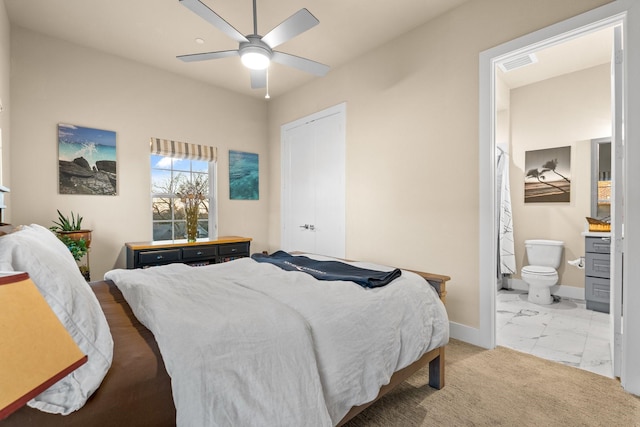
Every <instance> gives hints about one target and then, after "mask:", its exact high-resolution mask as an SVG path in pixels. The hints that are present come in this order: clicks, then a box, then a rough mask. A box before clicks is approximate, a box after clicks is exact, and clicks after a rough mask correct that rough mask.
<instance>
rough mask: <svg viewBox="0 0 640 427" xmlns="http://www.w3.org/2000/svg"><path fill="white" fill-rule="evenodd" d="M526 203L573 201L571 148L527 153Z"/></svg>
mask: <svg viewBox="0 0 640 427" xmlns="http://www.w3.org/2000/svg"><path fill="white" fill-rule="evenodd" d="M524 163H525V170H526V171H527V172H526V174H525V178H524V202H525V203H549V202H564V203H568V202H570V201H571V147H558V148H547V149H544V150H533V151H527V152H525V157H524Z"/></svg>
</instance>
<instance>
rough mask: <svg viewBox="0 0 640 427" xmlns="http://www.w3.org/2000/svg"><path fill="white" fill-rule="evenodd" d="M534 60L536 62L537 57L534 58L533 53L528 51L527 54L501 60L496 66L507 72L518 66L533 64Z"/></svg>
mask: <svg viewBox="0 0 640 427" xmlns="http://www.w3.org/2000/svg"><path fill="white" fill-rule="evenodd" d="M536 62H538V58H536V55H535V54H533V53H530V54H527V55H523V56H518V57H517V58H513V59H510V60H508V61H505V62H501V63H500V64H498V67H500V69H502V71H504V72H505V73H507V72H509V71H513V70H515V69H518V68H522V67H526V66H527V65H531V64H535V63H536Z"/></svg>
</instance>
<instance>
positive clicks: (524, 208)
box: [495, 27, 614, 377]
mask: <svg viewBox="0 0 640 427" xmlns="http://www.w3.org/2000/svg"><path fill="white" fill-rule="evenodd" d="M613 33H614V29H613V28H612V27H607V28H603V29H599V30H597V31H593V32H590V33H588V34H584V35H581V36H580V37H577V38H573V39H571V40H568V41H563V42H561V43H557V44H554V45H553V46H547V47H544V48H541V49H538V50H535V51H533V52H528V53H526V54H524V55H519V56H516V57H515V58H509V59H506V60H505V61H503V62H499V63H498V64H497V65H496V70H495V78H496V82H497V84H496V99H497V108H496V110H497V114H496V124H495V127H496V141H495V142H496V146H497V150H496V155H497V156H498V157H497V159H498V161H497V166H503V167H502V168H498V170H497V171H496V180H497V182H498V183H500V184H502V185H500V186H497V190H496V191H497V197H496V198H497V200H499V201H500V203H499V204H498V217H499V219H500V221H499V226H498V230H497V231H498V234H497V236H496V238H497V241H498V252H499V253H498V263H497V265H498V267H499V269H500V270H501V271H500V273H501V274H499V275H498V276H499V278H500V279H502V280H500V282H501V286H500V288H501V289H498V295H497V299H496V344H497V345H502V346H506V347H510V348H513V349H516V350H519V351H523V352H527V353H530V354H533V355H536V356H539V357H543V358H546V359H550V360H554V361H557V362H560V363H564V364H568V365H571V366H575V367H579V368H582V369H587V370H591V371H594V372H597V373H600V374H603V375H607V376H610V377H611V376H613V371H612V361H611V354H610V351H609V348H610V339H609V317H608V316H607V315H606V314H604V313H602V312H594V311H593V310H592V308H593V307H590V306H589V305H588V304H585V302H584V300H585V294H586V293H588V290H586V289H585V270H584V269H583V268H581V267H582V266H584V262H582V264H580V260H581V259H582V257H584V256H585V237H584V236H583V235H582V232H583V231H585V225H586V224H587V223H586V217H590V216H591V212H590V209H591V206H590V205H591V185H590V181H591V167H590V166H591V147H592V144H591V141H592V140H593V139H595V138H603V137H610V135H611V116H612V115H611V110H612V108H611V99H612V96H611V57H612V51H613ZM501 171H502V173H500V172H501ZM509 179H510V183H508V185H505V182H504V181H507V180H509ZM509 189H511V194H506V195H505V194H503V192H504V191H506V192H508V191H509ZM505 196H506V197H505ZM509 196H511V197H509ZM555 200H560V201H555ZM509 202H511V203H509ZM509 232H510V234H509ZM607 237H608V236H607ZM532 239H536V240H533V241H534V242H535V241H539V240H537V239H545V240H543V242H548V243H551V242H552V241H560V242H562V243H561V245H562V246H561V247H562V250H561V252H559V254H561V255H562V257H557V265H553V267H554V270H552V272H553V275H552V276H553V277H555V280H550V277H552V276H550V274H551V273H546V272H545V273H543V274H542V275H540V274H535V273H533V272H529V273H527V274H528V275H529V276H531V275H533V276H531V277H529V276H527V277H528V278H527V281H526V282H525V280H524V277H525V274H524V271H525V269H526V270H527V271H528V270H530V269H539V268H540V267H531V266H529V265H528V264H536V265H547V264H538V263H536V262H532V260H531V258H530V257H529V255H531V254H529V253H528V252H529V246H531V247H535V248H538V250H540V249H539V248H542V250H544V251H546V252H545V253H549V250H550V248H551V249H552V248H553V246H550V245H549V244H545V245H525V243H526V242H527V241H531V240H532ZM525 247H527V249H526V250H525ZM555 247H558V246H555ZM525 254H526V255H525ZM543 255H544V254H543ZM545 257H546V256H545ZM571 260H577V262H575V264H578V265H576V266H574V265H571V264H568V263H567V261H571ZM549 266H550V265H549ZM547 269H549V267H547ZM555 269H557V272H556V270H555ZM558 276H559V277H560V280H559V281H558V280H557V279H558ZM531 280H534V281H535V282H542V283H545V285H544V286H543V287H540V288H535V291H533V290H532V288H531V286H533V285H532V284H531ZM552 282H553V283H552ZM556 282H558V283H556ZM550 290H551V293H552V294H553V297H554V299H552V298H551V297H550V296H549V291H550ZM541 293H542V294H544V293H546V297H543V296H539V297H537V298H536V297H535V296H536V295H542V294H541ZM527 294H528V295H529V298H527ZM532 296H533V297H534V298H533V300H532V299H531V298H532ZM543 300H544V301H543ZM547 300H548V301H547ZM549 301H554V302H553V303H549ZM607 303H608V301H607ZM600 308H601V307H600ZM607 310H608V306H607Z"/></svg>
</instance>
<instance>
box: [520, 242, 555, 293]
mask: <svg viewBox="0 0 640 427" xmlns="http://www.w3.org/2000/svg"><path fill="white" fill-rule="evenodd" d="M524 246H525V248H526V250H527V259H528V261H529V265H527V266H525V267H523V268H522V272H521V274H520V276H521V277H522V280H524V281H525V282H526V283H527V284H528V285H529V298H528V299H529V302H532V303H534V304H545V305H546V304H551V303H552V302H553V297H552V296H551V287H552V286H553V285H555V284H556V283H558V272H557V271H556V268H558V267H559V266H560V261H561V259H562V249H563V247H564V242H561V241H558V240H525V241H524Z"/></svg>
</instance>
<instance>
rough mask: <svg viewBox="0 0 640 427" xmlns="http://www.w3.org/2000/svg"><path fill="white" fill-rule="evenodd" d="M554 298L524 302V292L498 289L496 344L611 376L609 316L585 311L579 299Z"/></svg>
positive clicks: (525, 299) (583, 302)
mask: <svg viewBox="0 0 640 427" xmlns="http://www.w3.org/2000/svg"><path fill="white" fill-rule="evenodd" d="M555 299H556V301H554V302H553V303H552V304H550V305H548V306H543V305H537V304H533V303H530V302H529V301H527V293H526V292H524V291H518V290H505V289H501V290H499V291H498V295H497V298H496V310H497V312H496V343H497V344H498V345H501V346H503V347H508V348H511V349H514V350H518V351H521V352H524V353H529V354H533V355H535V356H538V357H541V358H543V359H548V360H553V361H556V362H560V363H563V364H565V365H570V366H574V367H576V368H580V369H585V370H587V371H591V372H594V373H596V374H600V375H604V376H607V377H613V371H612V366H611V353H610V350H609V315H608V314H606V313H600V312H597V311H592V310H587V309H586V304H585V301H583V300H574V299H570V298H558V297H555Z"/></svg>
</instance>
